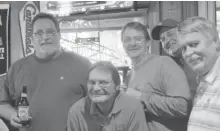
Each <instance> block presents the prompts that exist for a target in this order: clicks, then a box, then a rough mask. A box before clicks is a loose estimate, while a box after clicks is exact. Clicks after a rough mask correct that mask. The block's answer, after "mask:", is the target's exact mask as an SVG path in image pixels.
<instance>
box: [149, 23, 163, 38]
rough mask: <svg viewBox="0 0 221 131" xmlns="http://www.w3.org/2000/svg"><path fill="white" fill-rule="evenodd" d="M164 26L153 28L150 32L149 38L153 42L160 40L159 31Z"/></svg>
mask: <svg viewBox="0 0 221 131" xmlns="http://www.w3.org/2000/svg"><path fill="white" fill-rule="evenodd" d="M163 27H164V26H155V27H154V28H153V30H152V32H151V36H152V39H154V40H160V30H161V29H162V28H163Z"/></svg>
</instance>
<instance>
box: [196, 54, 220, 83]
mask: <svg viewBox="0 0 221 131" xmlns="http://www.w3.org/2000/svg"><path fill="white" fill-rule="evenodd" d="M219 73H220V57H218V59H217V60H216V62H215V64H214V66H213V68H212V70H211V71H210V72H209V73H208V74H207V75H206V76H205V77H198V79H199V80H200V81H205V82H208V83H211V84H212V83H213V82H214V81H215V79H216V78H217V77H219Z"/></svg>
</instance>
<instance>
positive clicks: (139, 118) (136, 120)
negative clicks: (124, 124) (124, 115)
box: [127, 103, 148, 131]
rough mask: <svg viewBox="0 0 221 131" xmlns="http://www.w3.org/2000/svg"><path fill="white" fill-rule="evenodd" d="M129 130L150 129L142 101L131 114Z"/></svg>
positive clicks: (145, 130)
mask: <svg viewBox="0 0 221 131" xmlns="http://www.w3.org/2000/svg"><path fill="white" fill-rule="evenodd" d="M127 131H148V129H147V124H146V118H145V114H144V110H143V107H142V105H141V104H140V103H139V104H138V106H136V109H135V110H134V111H133V113H132V114H131V117H130V120H129V123H128V128H127Z"/></svg>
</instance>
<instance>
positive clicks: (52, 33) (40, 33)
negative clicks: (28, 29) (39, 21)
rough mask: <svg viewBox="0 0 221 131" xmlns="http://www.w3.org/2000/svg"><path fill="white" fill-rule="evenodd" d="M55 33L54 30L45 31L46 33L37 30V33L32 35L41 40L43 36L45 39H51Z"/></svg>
mask: <svg viewBox="0 0 221 131" xmlns="http://www.w3.org/2000/svg"><path fill="white" fill-rule="evenodd" d="M56 33H57V32H56V31H54V30H47V31H46V32H44V31H42V30H39V31H37V32H35V33H34V35H35V36H36V37H37V38H42V36H43V34H46V35H47V37H53V36H55V34H56Z"/></svg>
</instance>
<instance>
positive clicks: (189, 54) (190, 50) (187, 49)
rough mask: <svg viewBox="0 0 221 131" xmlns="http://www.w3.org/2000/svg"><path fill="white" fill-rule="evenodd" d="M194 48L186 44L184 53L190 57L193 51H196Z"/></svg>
mask: <svg viewBox="0 0 221 131" xmlns="http://www.w3.org/2000/svg"><path fill="white" fill-rule="evenodd" d="M194 52H195V51H194V49H193V48H191V47H189V46H186V51H185V53H184V57H189V56H191V55H192V54H193V53H194Z"/></svg>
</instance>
